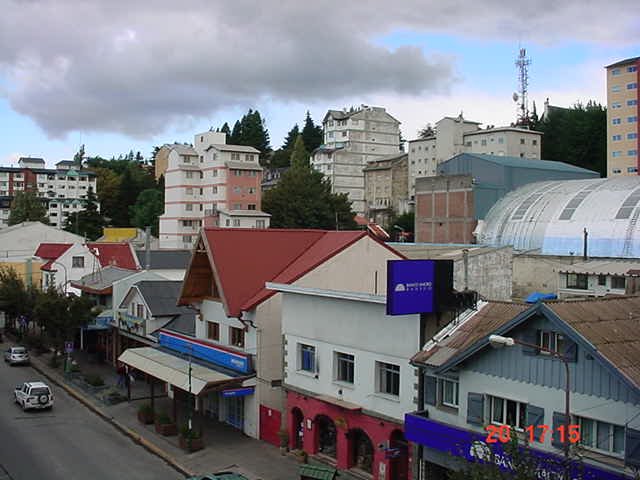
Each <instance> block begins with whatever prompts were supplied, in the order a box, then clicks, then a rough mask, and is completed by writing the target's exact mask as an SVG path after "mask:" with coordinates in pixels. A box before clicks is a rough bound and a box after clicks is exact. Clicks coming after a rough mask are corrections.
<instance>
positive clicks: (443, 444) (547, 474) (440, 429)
mask: <svg viewBox="0 0 640 480" xmlns="http://www.w3.org/2000/svg"><path fill="white" fill-rule="evenodd" d="M404 429H405V432H404V433H405V437H406V439H407V440H409V441H410V442H414V443H417V444H419V445H422V446H424V447H427V448H428V449H433V450H438V451H440V452H444V453H447V454H449V455H451V456H453V457H458V458H464V459H465V460H467V461H491V462H494V463H496V464H497V465H498V466H499V467H500V468H501V469H502V470H505V471H510V470H513V468H512V465H511V459H510V458H509V455H508V454H506V453H505V452H504V450H503V449H502V445H501V444H498V443H495V444H494V443H492V444H491V446H489V445H487V443H486V442H485V439H486V435H480V434H478V433H475V432H472V431H470V430H464V429H461V428H455V427H451V426H449V425H446V424H444V423H440V422H436V421H435V420H430V419H428V418H425V417H422V416H420V415H416V414H412V413H408V414H406V415H405V419H404ZM530 452H531V454H532V455H533V456H534V457H535V458H536V461H537V472H536V476H537V478H538V480H629V479H630V477H627V476H625V475H624V474H621V473H614V472H612V471H610V470H604V469H600V468H596V467H594V466H592V465H589V464H587V463H582V464H578V463H573V464H572V465H571V467H570V468H569V477H568V478H565V472H564V468H563V465H564V458H563V457H562V456H560V455H555V454H553V453H547V452H543V451H542V450H538V449H534V448H530ZM424 457H425V459H426V460H429V454H428V451H427V452H425V454H424Z"/></svg>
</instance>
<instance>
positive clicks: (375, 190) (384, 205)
mask: <svg viewBox="0 0 640 480" xmlns="http://www.w3.org/2000/svg"><path fill="white" fill-rule="evenodd" d="M407 157H408V156H407V154H406V153H404V152H400V153H396V154H394V155H386V156H384V157H378V158H377V159H376V160H373V161H371V162H369V163H368V164H367V166H366V167H365V168H364V185H365V200H366V206H365V208H366V218H368V219H369V220H371V219H373V221H374V222H375V223H377V224H379V225H385V226H387V225H388V224H389V222H390V220H391V218H393V216H394V215H401V214H403V213H406V212H408V211H409V196H408V195H409V190H408V185H407V178H408V176H407V168H408V163H409V162H408V160H407Z"/></svg>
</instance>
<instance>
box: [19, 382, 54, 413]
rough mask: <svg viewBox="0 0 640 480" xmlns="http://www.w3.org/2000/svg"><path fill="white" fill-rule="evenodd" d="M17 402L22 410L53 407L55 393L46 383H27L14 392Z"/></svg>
mask: <svg viewBox="0 0 640 480" xmlns="http://www.w3.org/2000/svg"><path fill="white" fill-rule="evenodd" d="M13 395H14V398H15V402H16V403H17V404H18V405H20V406H21V407H22V410H29V409H37V410H42V409H44V408H52V407H53V392H52V391H51V389H50V388H49V385H47V384H46V383H44V382H25V383H23V384H21V385H17V386H16V389H15V390H14V391H13Z"/></svg>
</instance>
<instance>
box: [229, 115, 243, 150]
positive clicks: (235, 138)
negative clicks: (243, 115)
mask: <svg viewBox="0 0 640 480" xmlns="http://www.w3.org/2000/svg"><path fill="white" fill-rule="evenodd" d="M241 130H242V127H241V126H240V120H236V123H234V124H233V130H232V131H231V137H230V138H229V139H227V142H228V143H229V144H231V145H241V143H240V141H241V140H242V139H241V134H242V132H241Z"/></svg>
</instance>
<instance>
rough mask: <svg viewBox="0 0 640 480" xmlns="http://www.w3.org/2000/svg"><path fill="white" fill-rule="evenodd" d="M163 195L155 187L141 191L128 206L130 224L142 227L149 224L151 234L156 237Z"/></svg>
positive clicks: (162, 208) (162, 206)
mask: <svg viewBox="0 0 640 480" xmlns="http://www.w3.org/2000/svg"><path fill="white" fill-rule="evenodd" d="M163 197H164V196H163V194H162V193H161V192H159V191H158V190H156V189H148V190H144V191H143V192H141V193H140V195H138V199H137V200H136V203H135V205H133V206H131V207H129V212H130V216H131V224H132V225H133V226H135V227H138V228H142V229H144V228H145V227H147V226H151V234H152V235H154V236H155V237H157V236H158V231H159V219H160V215H162V214H163V213H164V198H163Z"/></svg>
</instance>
